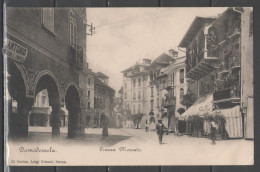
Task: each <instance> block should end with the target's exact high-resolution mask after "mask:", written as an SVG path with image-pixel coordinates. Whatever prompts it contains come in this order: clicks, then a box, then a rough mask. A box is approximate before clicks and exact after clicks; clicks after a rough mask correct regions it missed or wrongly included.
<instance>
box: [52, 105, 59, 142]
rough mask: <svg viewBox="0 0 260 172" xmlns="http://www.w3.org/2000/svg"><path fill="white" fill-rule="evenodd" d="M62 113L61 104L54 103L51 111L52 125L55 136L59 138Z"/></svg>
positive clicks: (53, 135)
mask: <svg viewBox="0 0 260 172" xmlns="http://www.w3.org/2000/svg"><path fill="white" fill-rule="evenodd" d="M60 114H61V106H60V105H59V104H56V105H53V106H52V112H51V126H52V137H53V138H57V137H59V135H60V123H61V122H60Z"/></svg>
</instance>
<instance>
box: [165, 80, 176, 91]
mask: <svg viewBox="0 0 260 172" xmlns="http://www.w3.org/2000/svg"><path fill="white" fill-rule="evenodd" d="M173 88H174V83H173V82H172V81H168V82H166V83H165V87H164V89H166V90H170V89H173Z"/></svg>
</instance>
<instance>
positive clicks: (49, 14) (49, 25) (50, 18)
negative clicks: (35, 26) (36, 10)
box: [42, 8, 54, 33]
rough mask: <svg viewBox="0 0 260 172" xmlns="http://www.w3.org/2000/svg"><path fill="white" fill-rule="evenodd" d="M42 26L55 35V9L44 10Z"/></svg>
mask: <svg viewBox="0 0 260 172" xmlns="http://www.w3.org/2000/svg"><path fill="white" fill-rule="evenodd" d="M42 25H43V26H44V27H45V28H46V29H48V30H49V31H50V32H52V33H54V8H43V9H42Z"/></svg>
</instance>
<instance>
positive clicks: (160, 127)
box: [156, 120, 165, 144]
mask: <svg viewBox="0 0 260 172" xmlns="http://www.w3.org/2000/svg"><path fill="white" fill-rule="evenodd" d="M164 129H165V126H164V125H163V123H162V120H158V124H157V125H156V130H157V135H158V136H159V143H160V144H162V138H163V133H164Z"/></svg>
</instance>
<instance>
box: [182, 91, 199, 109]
mask: <svg viewBox="0 0 260 172" xmlns="http://www.w3.org/2000/svg"><path fill="white" fill-rule="evenodd" d="M195 100H196V98H195V95H194V94H185V95H183V99H182V102H181V104H183V105H186V106H191V105H192V104H193V103H194V102H195Z"/></svg>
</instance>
